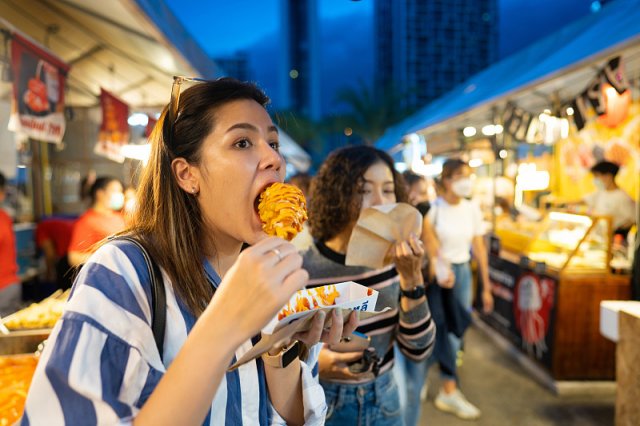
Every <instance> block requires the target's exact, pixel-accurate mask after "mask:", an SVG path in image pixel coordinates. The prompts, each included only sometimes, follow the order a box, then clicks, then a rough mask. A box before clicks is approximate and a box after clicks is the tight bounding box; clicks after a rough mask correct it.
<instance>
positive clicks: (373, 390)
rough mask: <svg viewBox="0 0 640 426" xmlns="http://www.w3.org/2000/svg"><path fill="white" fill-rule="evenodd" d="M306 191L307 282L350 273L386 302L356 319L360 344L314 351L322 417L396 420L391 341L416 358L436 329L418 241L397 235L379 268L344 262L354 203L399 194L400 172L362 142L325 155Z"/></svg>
mask: <svg viewBox="0 0 640 426" xmlns="http://www.w3.org/2000/svg"><path fill="white" fill-rule="evenodd" d="M311 195H312V198H311V202H310V205H309V222H310V228H311V234H312V236H313V237H314V240H315V242H314V245H313V246H311V247H310V248H309V250H308V251H306V252H305V253H304V254H303V257H304V263H303V267H304V268H305V269H306V270H307V271H308V272H309V275H310V281H309V287H314V286H320V285H324V284H332V283H338V282H342V281H355V282H357V283H359V284H361V285H364V286H367V287H369V288H371V289H374V290H377V291H378V292H379V295H378V302H377V304H376V310H378V311H379V310H382V309H384V308H390V310H389V311H387V312H385V313H382V314H380V315H377V316H374V317H371V318H368V319H366V320H363V321H361V325H360V327H359V328H358V330H357V331H358V332H360V333H363V334H364V336H365V337H362V336H361V337H359V338H358V339H359V340H361V341H364V342H366V341H367V340H369V342H368V344H366V346H367V347H366V348H364V351H363V350H362V348H360V350H353V348H354V346H351V351H349V352H344V351H343V350H340V352H338V351H337V348H338V346H337V345H333V346H332V345H325V347H324V348H323V349H322V351H321V352H320V357H319V374H320V383H321V384H322V386H323V388H324V390H325V394H326V397H327V403H328V405H329V411H328V413H327V424H328V425H344V424H350V425H402V424H403V420H402V412H401V409H400V402H399V397H398V388H397V384H396V382H395V380H394V378H393V375H392V372H391V369H392V367H393V358H394V351H393V348H394V344H397V345H398V347H399V348H400V350H401V351H402V352H403V353H404V354H405V355H406V356H407V358H409V359H411V360H413V361H416V362H417V361H421V360H424V359H426V358H427V357H428V356H429V355H430V353H431V350H432V346H433V340H434V336H435V328H434V325H433V323H432V321H431V314H430V312H429V307H428V305H427V300H426V298H425V296H424V280H423V276H422V271H421V266H422V256H423V254H424V251H423V249H422V245H421V243H420V241H419V238H418V237H417V236H416V235H412V236H411V237H410V238H409V239H407V240H406V241H398V242H396V243H395V244H394V245H393V247H392V248H391V251H390V255H391V257H392V258H393V263H392V264H389V265H387V266H385V267H382V268H380V269H371V268H368V267H364V266H346V265H345V258H346V256H345V254H346V252H347V246H348V243H349V239H350V237H351V234H352V231H353V229H354V226H355V224H356V222H357V220H358V217H359V215H360V212H361V210H363V209H365V208H367V207H372V206H377V205H382V204H391V203H396V202H404V201H406V193H405V188H404V183H403V182H402V177H401V176H400V175H399V174H398V173H397V172H396V171H395V170H394V168H393V161H392V159H391V158H390V157H389V156H388V155H387V154H386V153H384V152H382V151H380V150H377V149H375V148H372V147H367V146H353V147H347V148H343V149H339V150H337V151H334V152H333V153H332V154H331V155H329V157H328V158H327V160H326V161H325V162H324V164H323V165H322V166H321V168H320V170H319V172H318V174H317V176H316V177H315V178H314V181H313V183H312V185H311ZM330 347H331V348H333V349H336V350H331V349H330ZM347 348H349V346H347ZM346 350H349V349H346ZM401 385H402V384H401Z"/></svg>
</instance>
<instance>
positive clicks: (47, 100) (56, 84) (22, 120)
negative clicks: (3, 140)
mask: <svg viewBox="0 0 640 426" xmlns="http://www.w3.org/2000/svg"><path fill="white" fill-rule="evenodd" d="M11 71H12V73H13V111H12V115H11V120H10V122H9V130H11V131H15V132H21V133H24V134H26V135H27V136H29V137H30V138H33V139H37V140H41V141H46V142H54V143H60V142H61V141H62V137H63V136H64V131H65V118H64V87H65V79H66V76H67V73H68V72H69V65H67V64H65V63H64V62H62V61H61V60H60V59H58V58H56V57H55V56H53V55H52V54H50V53H49V52H47V51H45V50H44V49H42V48H40V47H39V46H37V45H35V44H34V43H32V42H31V41H29V40H27V39H25V38H24V37H21V36H20V35H18V34H15V33H14V34H12V35H11Z"/></svg>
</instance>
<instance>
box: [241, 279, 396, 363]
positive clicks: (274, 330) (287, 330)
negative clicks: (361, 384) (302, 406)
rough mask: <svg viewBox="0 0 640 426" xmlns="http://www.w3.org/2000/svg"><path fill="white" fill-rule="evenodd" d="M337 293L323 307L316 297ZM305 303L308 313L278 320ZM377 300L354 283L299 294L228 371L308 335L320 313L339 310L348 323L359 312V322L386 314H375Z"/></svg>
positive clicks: (375, 295) (371, 293)
mask: <svg viewBox="0 0 640 426" xmlns="http://www.w3.org/2000/svg"><path fill="white" fill-rule="evenodd" d="M333 291H337V292H338V293H339V295H338V296H337V297H336V298H335V304H333V305H323V304H322V298H321V297H318V296H317V295H318V293H320V294H324V295H328V294H331V292H333ZM314 298H315V301H316V303H317V307H314ZM302 299H306V300H307V303H308V305H307V306H309V307H310V308H311V309H308V310H304V311H301V312H295V313H292V314H290V315H287V316H286V317H284V318H282V319H278V315H280V314H282V313H284V312H285V311H291V310H293V309H292V308H295V307H296V306H298V301H301V300H302ZM377 300H378V292H377V291H376V290H373V289H370V288H368V287H365V286H363V285H360V284H358V283H355V282H353V281H347V282H342V283H338V284H330V285H326V286H322V287H316V288H314V289H308V290H300V291H298V292H297V293H296V294H295V295H294V296H293V297H292V298H291V300H290V301H289V303H288V304H287V305H286V306H284V307H283V309H282V310H281V311H280V312H279V313H278V315H276V316H275V317H274V318H273V319H272V320H271V322H269V324H267V325H266V326H265V327H264V328H263V329H262V338H261V339H260V340H259V341H258V343H257V344H256V345H255V346H253V347H252V348H251V349H250V350H248V351H247V352H246V353H245V354H244V355H243V356H242V357H241V358H240V359H239V360H238V361H237V362H236V363H235V364H233V365H232V366H231V367H230V368H229V371H232V370H235V369H236V368H238V367H240V366H241V365H243V364H245V363H247V362H249V361H251V360H253V359H255V358H257V357H259V356H261V355H263V354H264V353H266V352H268V351H269V350H270V349H271V348H273V347H274V346H278V345H279V344H282V343H284V342H287V341H288V340H289V339H291V336H293V335H294V334H295V333H297V332H304V331H307V330H308V329H309V328H310V327H311V322H312V321H313V317H314V315H315V314H316V313H317V312H319V311H325V312H327V318H330V317H329V313H330V311H332V310H334V309H341V310H342V314H343V318H344V320H345V321H347V320H348V317H349V314H350V313H351V312H352V311H358V312H359V314H358V315H359V318H360V319H361V320H362V319H365V318H369V317H371V316H374V315H378V314H380V313H383V312H386V311H387V310H389V308H386V309H384V310H382V311H376V310H375V307H376V302H377ZM329 325H330V319H329V321H327V326H329Z"/></svg>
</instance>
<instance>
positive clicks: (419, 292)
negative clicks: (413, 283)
mask: <svg viewBox="0 0 640 426" xmlns="http://www.w3.org/2000/svg"><path fill="white" fill-rule="evenodd" d="M402 294H403V295H404V296H405V297H408V298H409V299H420V298H421V297H422V296H424V295H425V289H424V287H416V288H414V289H413V290H411V291H403V292H402Z"/></svg>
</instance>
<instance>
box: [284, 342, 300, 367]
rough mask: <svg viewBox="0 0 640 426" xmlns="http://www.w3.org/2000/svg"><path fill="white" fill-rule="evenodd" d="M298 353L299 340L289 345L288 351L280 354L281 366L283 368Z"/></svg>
mask: <svg viewBox="0 0 640 426" xmlns="http://www.w3.org/2000/svg"><path fill="white" fill-rule="evenodd" d="M299 354H300V342H296V344H295V345H293V346H291V347H290V348H289V350H288V351H286V352H285V353H283V354H282V368H285V367H286V366H288V365H289V364H291V363H292V362H293V360H294V359H296V358H298V355H299Z"/></svg>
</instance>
